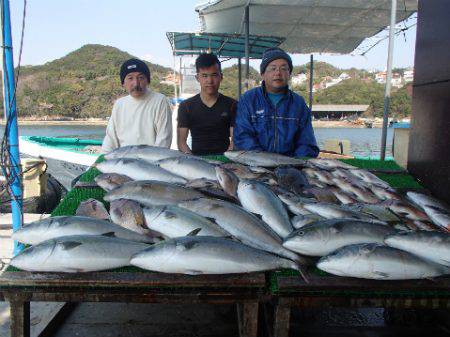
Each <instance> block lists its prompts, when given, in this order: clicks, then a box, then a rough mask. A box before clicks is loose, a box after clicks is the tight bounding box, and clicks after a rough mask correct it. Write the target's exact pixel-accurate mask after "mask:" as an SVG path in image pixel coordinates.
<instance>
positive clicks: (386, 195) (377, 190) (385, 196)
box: [368, 185, 402, 200]
mask: <svg viewBox="0 0 450 337" xmlns="http://www.w3.org/2000/svg"><path fill="white" fill-rule="evenodd" d="M368 188H369V190H371V191H372V193H373V194H375V195H376V196H377V198H379V199H380V200H392V199H395V200H402V197H401V196H400V195H399V194H398V193H397V192H395V191H394V190H392V189H391V188H389V189H386V188H384V187H380V186H378V185H370V186H369V187H368Z"/></svg>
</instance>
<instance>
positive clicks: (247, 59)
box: [244, 5, 250, 90]
mask: <svg viewBox="0 0 450 337" xmlns="http://www.w3.org/2000/svg"><path fill="white" fill-rule="evenodd" d="M244 21H245V90H248V80H249V74H250V63H249V62H250V41H249V40H250V6H249V5H247V6H245V15H244Z"/></svg>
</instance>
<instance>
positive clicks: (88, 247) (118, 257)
mask: <svg viewBox="0 0 450 337" xmlns="http://www.w3.org/2000/svg"><path fill="white" fill-rule="evenodd" d="M148 247H149V245H148V244H145V243H142V242H135V241H129V240H124V239H118V238H112V237H106V236H101V235H93V236H84V235H72V236H63V237H57V238H53V239H49V240H46V241H43V242H41V243H39V244H37V245H33V246H31V247H28V248H25V249H24V250H23V251H22V252H21V253H19V254H18V255H16V256H15V257H14V258H13V259H12V260H11V262H10V264H11V265H12V266H14V267H16V268H19V269H22V270H27V271H38V272H65V273H78V272H90V271H100V270H108V269H114V268H119V267H124V266H129V265H130V260H131V257H132V256H133V255H135V254H136V253H138V252H140V251H142V250H145V249H146V248H148Z"/></svg>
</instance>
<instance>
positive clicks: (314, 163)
mask: <svg viewBox="0 0 450 337" xmlns="http://www.w3.org/2000/svg"><path fill="white" fill-rule="evenodd" d="M307 166H308V167H314V168H319V169H322V170H333V169H336V168H341V169H347V170H350V169H356V168H357V167H355V166H352V165H349V164H346V163H344V162H342V161H339V160H336V159H325V158H312V159H308V161H307Z"/></svg>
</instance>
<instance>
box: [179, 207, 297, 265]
mask: <svg viewBox="0 0 450 337" xmlns="http://www.w3.org/2000/svg"><path fill="white" fill-rule="evenodd" d="M178 206H180V207H183V208H186V209H188V210H190V211H193V212H195V213H197V214H200V215H201V216H204V217H206V218H209V219H213V220H214V221H215V222H216V223H217V224H218V225H219V226H220V227H222V229H224V230H225V231H226V232H227V233H229V234H230V235H231V236H233V237H234V238H236V239H237V240H239V241H241V242H242V243H244V244H246V245H249V246H251V247H254V248H257V249H262V250H265V251H268V252H271V253H274V254H277V255H280V256H283V257H286V258H288V259H291V260H294V261H301V262H305V263H306V261H304V260H303V259H301V258H300V257H299V256H298V255H297V254H295V253H293V252H291V251H289V250H287V249H286V248H284V247H283V246H282V245H281V239H280V237H279V236H278V235H277V234H276V233H275V232H273V230H272V229H271V228H270V227H269V226H268V225H267V224H266V223H264V222H263V221H261V220H260V219H258V218H257V217H256V216H255V215H253V214H251V213H249V212H247V211H246V210H245V209H243V208H242V207H239V206H237V205H235V204H232V203H229V202H226V201H222V200H213V199H205V198H200V199H196V200H190V201H184V202H182V203H180V204H179V205H178Z"/></svg>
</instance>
